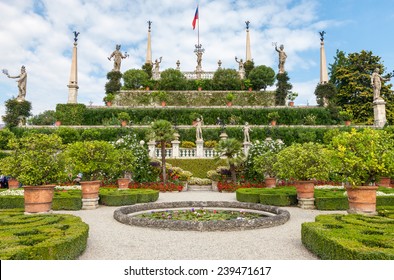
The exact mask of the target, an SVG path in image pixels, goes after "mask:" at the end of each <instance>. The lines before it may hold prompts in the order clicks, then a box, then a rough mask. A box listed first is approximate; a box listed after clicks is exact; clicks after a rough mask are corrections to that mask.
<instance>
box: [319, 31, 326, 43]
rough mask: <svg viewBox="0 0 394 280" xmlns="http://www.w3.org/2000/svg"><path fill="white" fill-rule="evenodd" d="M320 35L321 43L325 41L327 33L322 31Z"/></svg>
mask: <svg viewBox="0 0 394 280" xmlns="http://www.w3.org/2000/svg"><path fill="white" fill-rule="evenodd" d="M319 34H320V41H322V42H323V41H324V34H326V31H324V30H323V31H321V32H319Z"/></svg>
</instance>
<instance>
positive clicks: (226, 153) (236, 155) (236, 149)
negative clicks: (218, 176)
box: [216, 138, 245, 183]
mask: <svg viewBox="0 0 394 280" xmlns="http://www.w3.org/2000/svg"><path fill="white" fill-rule="evenodd" d="M216 152H218V157H224V158H225V160H226V161H227V163H228V165H229V166H230V172H231V180H232V181H233V182H234V183H236V182H237V174H236V172H235V171H236V170H235V168H236V167H237V165H239V164H241V163H242V162H243V161H244V160H245V155H244V153H243V151H242V145H241V143H240V142H239V141H238V140H237V139H234V138H229V139H225V140H220V141H219V143H218V145H217V146H216Z"/></svg>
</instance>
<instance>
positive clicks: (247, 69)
mask: <svg viewBox="0 0 394 280" xmlns="http://www.w3.org/2000/svg"><path fill="white" fill-rule="evenodd" d="M244 68H245V78H246V79H249V73H250V71H252V70H253V68H254V62H253V61H252V60H248V61H246V62H245V63H244Z"/></svg>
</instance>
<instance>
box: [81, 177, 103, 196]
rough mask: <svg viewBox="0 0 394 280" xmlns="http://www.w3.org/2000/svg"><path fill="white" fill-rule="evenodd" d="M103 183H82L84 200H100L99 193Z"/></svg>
mask: <svg viewBox="0 0 394 280" xmlns="http://www.w3.org/2000/svg"><path fill="white" fill-rule="evenodd" d="M100 185H101V181H82V182H81V188H82V198H83V199H91V198H98V196H99V195H98V193H99V189H100Z"/></svg>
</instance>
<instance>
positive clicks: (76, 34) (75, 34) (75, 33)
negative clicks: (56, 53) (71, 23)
mask: <svg viewBox="0 0 394 280" xmlns="http://www.w3.org/2000/svg"><path fill="white" fill-rule="evenodd" d="M73 33H74V43H75V44H76V43H77V41H78V35H79V33H80V32H77V31H74V32H73Z"/></svg>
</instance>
